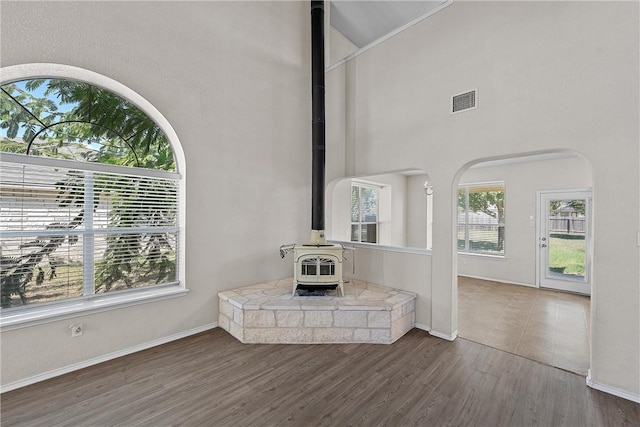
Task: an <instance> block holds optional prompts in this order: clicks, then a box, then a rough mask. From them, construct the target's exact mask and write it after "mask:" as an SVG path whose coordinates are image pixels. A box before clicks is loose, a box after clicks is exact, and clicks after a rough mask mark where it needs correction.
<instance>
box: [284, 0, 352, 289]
mask: <svg viewBox="0 0 640 427" xmlns="http://www.w3.org/2000/svg"><path fill="white" fill-rule="evenodd" d="M324 55H325V52H324V1H323V0H312V1H311V102H312V105H311V113H312V120H311V131H312V132H311V136H312V140H311V153H312V159H311V167H312V169H311V238H310V239H309V242H308V244H303V245H298V244H292V245H283V246H281V247H280V256H281V257H282V258H284V257H285V255H286V254H287V253H288V252H290V251H291V250H293V258H294V259H293V295H294V296H295V295H296V290H298V289H299V290H301V291H302V290H304V291H306V292H305V293H304V294H305V295H324V294H325V291H327V290H334V289H337V290H338V295H339V296H344V282H343V280H342V253H343V247H342V245H331V244H327V240H326V238H325V235H324V202H325V200H324V191H325V182H324V181H325V145H326V144H325V123H324V120H325V111H324V110H325V91H324V80H325V79H324V77H325V76H324V74H325V67H324ZM309 292H311V293H309Z"/></svg>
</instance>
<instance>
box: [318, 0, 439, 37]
mask: <svg viewBox="0 0 640 427" xmlns="http://www.w3.org/2000/svg"><path fill="white" fill-rule="evenodd" d="M447 1H448V0H429V1H419V0H414V1H403V0H397V1H366V0H358V1H353V0H350V1H343V0H332V1H331V10H330V19H331V25H332V26H333V27H334V28H335V29H336V30H338V31H340V32H341V33H342V34H343V35H344V36H345V37H346V38H348V39H349V40H351V42H352V43H353V44H355V45H356V46H357V47H359V48H362V47H365V46H367V45H369V44H371V43H373V42H375V41H376V40H379V39H381V38H383V37H385V36H386V35H388V34H390V33H393V32H394V31H396V30H398V29H399V28H401V27H403V26H405V25H407V24H409V23H410V22H412V21H414V20H416V19H418V18H420V17H422V16H424V15H427V14H428V13H429V11H431V10H432V9H434V8H436V7H438V6H439V5H441V4H443V3H446V2H447Z"/></svg>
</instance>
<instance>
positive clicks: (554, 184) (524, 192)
mask: <svg viewBox="0 0 640 427" xmlns="http://www.w3.org/2000/svg"><path fill="white" fill-rule="evenodd" d="M489 181H504V184H505V189H506V193H505V211H506V216H505V221H506V228H505V229H506V230H507V231H506V233H507V234H506V236H505V238H506V245H505V257H504V258H496V257H480V256H473V255H459V256H458V274H462V275H467V276H474V277H483V278H488V279H492V280H498V281H503V282H509V283H517V284H524V285H530V286H535V284H536V268H537V266H536V247H537V244H538V242H537V239H536V228H535V226H533V227H531V226H529V217H530V216H533V217H534V224H535V219H536V218H537V217H538V212H537V211H536V202H537V193H536V192H538V191H545V190H560V189H567V190H569V189H585V188H591V187H592V186H593V178H592V174H591V167H590V165H589V163H588V162H587V161H586V160H585V159H584V158H582V157H577V158H572V159H557V160H547V161H536V162H530V163H516V164H512V165H507V166H496V167H481V168H472V169H468V170H467V171H466V172H465V174H464V175H463V176H462V178H461V179H460V183H461V184H472V183H474V182H489Z"/></svg>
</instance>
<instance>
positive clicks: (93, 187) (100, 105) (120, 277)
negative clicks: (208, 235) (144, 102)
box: [0, 79, 179, 308]
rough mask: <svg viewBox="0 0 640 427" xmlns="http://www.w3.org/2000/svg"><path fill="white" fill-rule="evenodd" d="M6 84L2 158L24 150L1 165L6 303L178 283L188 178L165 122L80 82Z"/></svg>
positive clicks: (0, 112)
mask: <svg viewBox="0 0 640 427" xmlns="http://www.w3.org/2000/svg"><path fill="white" fill-rule="evenodd" d="M1 89H2V91H1V92H0V152H2V153H14V154H20V155H17V156H16V155H6V154H5V155H4V156H3V157H2V159H1V160H0V167H1V168H2V174H0V211H1V214H2V215H1V217H2V218H1V219H0V233H2V243H1V246H0V261H1V264H0V277H1V286H2V292H1V294H2V308H10V307H14V306H21V305H24V304H33V303H45V302H53V301H60V300H64V299H68V298H74V297H82V296H85V297H86V296H91V295H93V294H97V293H104V292H113V291H115V290H119V289H130V288H138V287H143V286H150V285H159V284H169V283H176V282H177V281H178V279H177V258H178V257H177V255H178V251H179V248H178V241H179V238H178V231H179V229H178V224H179V220H178V183H179V175H178V174H177V173H175V172H169V171H175V161H174V157H173V150H172V149H171V146H170V144H169V141H168V139H167V137H166V135H165V134H164V133H163V132H162V130H161V129H160V128H159V127H158V126H157V124H156V123H155V122H154V121H153V120H152V119H151V118H149V117H148V116H147V115H146V114H145V113H144V112H143V111H141V110H140V109H138V108H137V107H136V106H134V105H133V104H131V103H130V102H128V101H126V100H124V99H123V98H121V97H119V96H118V95H116V94H114V93H112V92H110V91H107V90H104V89H101V88H98V87H96V86H92V85H89V84H87V83H83V82H78V81H72V80H63V79H37V80H25V81H21V82H16V83H10V84H6V85H3V86H2V88H1ZM38 157H45V158H46V159H38ZM49 159H50V160H49ZM92 163H101V164H102V165H100V167H97V166H92ZM123 166H124V167H123ZM131 167H133V168H131ZM141 168H145V169H141ZM151 169H155V170H151Z"/></svg>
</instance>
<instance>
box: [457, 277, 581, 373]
mask: <svg viewBox="0 0 640 427" xmlns="http://www.w3.org/2000/svg"><path fill="white" fill-rule="evenodd" d="M590 307H591V305H590V298H589V297H588V296H583V295H575V294H570V293H564V292H556V291H551V290H546V289H538V288H532V287H526V286H519V285H511V284H505V283H498V282H492V281H487V280H479V279H472V278H468V277H462V276H460V277H458V335H459V336H460V337H462V338H466V339H468V340H471V341H475V342H477V343H480V344H484V345H487V346H490V347H493V348H497V349H500V350H504V351H507V352H509V353H513V354H517V355H520V356H523V357H526V358H528V359H532V360H536V361H538V362H542V363H545V364H548V365H551V366H555V367H558V368H561V369H565V370H568V371H571V372H575V373H577V374H580V375H585V376H586V375H587V370H588V369H589V337H590V324H589V319H590V317H589V316H590Z"/></svg>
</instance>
